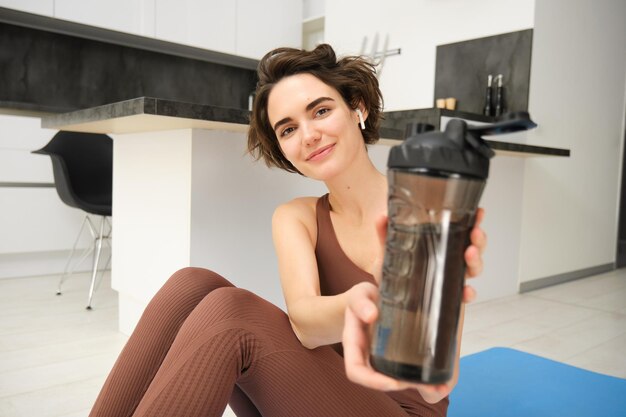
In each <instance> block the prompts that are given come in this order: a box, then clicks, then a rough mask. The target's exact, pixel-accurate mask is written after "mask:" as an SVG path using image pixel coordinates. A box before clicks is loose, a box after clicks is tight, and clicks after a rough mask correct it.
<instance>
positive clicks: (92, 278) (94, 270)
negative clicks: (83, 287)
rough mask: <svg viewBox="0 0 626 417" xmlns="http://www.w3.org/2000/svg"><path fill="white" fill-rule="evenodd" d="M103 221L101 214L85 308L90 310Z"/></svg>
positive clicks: (102, 237)
mask: <svg viewBox="0 0 626 417" xmlns="http://www.w3.org/2000/svg"><path fill="white" fill-rule="evenodd" d="M104 223H105V217H104V216H103V217H102V219H101V221H100V232H99V233H98V237H97V238H96V242H95V246H96V251H95V258H94V262H93V271H92V273H91V284H90V285H89V300H88V301H87V310H91V302H92V299H93V293H94V289H95V287H96V277H97V275H98V263H99V262H100V254H101V253H102V240H103V239H104V238H105V236H104Z"/></svg>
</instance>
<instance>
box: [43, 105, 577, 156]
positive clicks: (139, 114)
mask: <svg viewBox="0 0 626 417" xmlns="http://www.w3.org/2000/svg"><path fill="white" fill-rule="evenodd" d="M442 116H443V117H450V118H461V119H464V120H468V121H477V122H482V123H491V122H495V121H496V120H497V119H496V118H494V117H488V116H483V115H478V114H472V113H467V112H459V111H454V110H446V109H418V110H406V111H393V112H386V113H384V117H385V120H384V121H383V123H382V126H381V129H380V136H381V142H382V143H386V144H390V145H393V144H395V143H397V142H398V141H401V140H403V139H404V127H405V126H406V124H407V123H410V122H422V123H429V124H432V125H433V126H435V129H439V127H440V120H441V118H442ZM248 120H249V112H248V111H247V110H242V109H232V108H225V107H218V106H212V105H204V104H194V103H185V102H180V101H174V100H164V99H159V98H152V97H140V98H135V99H132V100H126V101H122V102H117V103H112V104H107V105H103V106H98V107H93V108H90V109H84V110H78V111H74V112H70V113H63V114H56V115H50V116H46V117H44V118H43V119H42V127H44V128H50V129H61V128H62V129H64V130H72V131H77V132H92V133H112V134H116V133H118V134H119V133H133V132H149V131H159V130H170V129H182V128H198V129H221V130H226V131H233V132H245V131H246V130H247V128H248V126H247V125H248ZM487 143H489V145H490V146H491V148H492V149H493V150H494V151H496V155H505V154H506V155H512V156H542V155H543V156H569V154H570V151H569V150H568V149H560V148H550V147H544V146H534V145H526V144H520V143H511V142H505V141H501V140H487Z"/></svg>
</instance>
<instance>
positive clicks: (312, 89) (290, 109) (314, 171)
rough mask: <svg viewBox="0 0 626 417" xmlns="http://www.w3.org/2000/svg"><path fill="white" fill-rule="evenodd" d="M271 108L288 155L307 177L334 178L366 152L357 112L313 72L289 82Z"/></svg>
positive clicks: (271, 99) (272, 120) (276, 88)
mask: <svg viewBox="0 0 626 417" xmlns="http://www.w3.org/2000/svg"><path fill="white" fill-rule="evenodd" d="M267 107H268V116H269V121H270V124H271V126H272V128H273V129H274V132H275V133H276V137H277V138H278V143H279V145H280V147H281V149H282V151H283V154H284V155H285V157H286V158H287V159H288V160H289V162H291V163H292V164H293V165H294V166H295V167H296V168H297V169H298V170H299V171H300V172H301V173H302V174H304V175H306V176H307V177H310V178H315V179H319V180H323V181H324V180H327V179H330V178H332V177H333V176H334V175H336V174H338V173H341V172H342V171H343V170H344V169H345V167H346V166H347V165H348V164H349V163H350V161H351V160H352V159H353V158H354V157H355V156H356V155H358V153H359V152H364V151H365V145H364V142H363V135H362V134H361V131H360V129H359V126H358V122H359V119H358V116H357V114H356V112H355V111H354V110H353V109H350V108H349V107H348V105H347V104H346V103H345V101H344V100H343V98H342V97H341V95H340V94H339V92H337V91H336V90H335V89H334V88H332V87H330V86H329V85H326V84H324V83H323V82H322V81H320V80H319V79H318V78H316V77H315V76H313V75H311V74H297V75H292V76H289V77H286V78H283V79H282V80H281V81H279V82H278V83H277V84H276V85H275V86H274V88H273V89H272V91H271V92H270V95H269V98H268V105H267ZM364 117H366V115H364Z"/></svg>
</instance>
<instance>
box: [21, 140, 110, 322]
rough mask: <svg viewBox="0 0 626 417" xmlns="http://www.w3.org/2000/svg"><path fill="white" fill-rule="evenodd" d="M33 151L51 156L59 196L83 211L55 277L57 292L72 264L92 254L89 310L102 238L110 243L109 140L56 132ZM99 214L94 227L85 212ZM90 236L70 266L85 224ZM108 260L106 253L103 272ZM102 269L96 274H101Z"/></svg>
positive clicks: (59, 291) (70, 270)
mask: <svg viewBox="0 0 626 417" xmlns="http://www.w3.org/2000/svg"><path fill="white" fill-rule="evenodd" d="M32 153H35V154H42V155H49V156H50V158H51V160H52V171H53V174H54V183H55V187H56V190H57V193H58V194H59V197H60V198H61V200H62V201H63V202H64V203H65V204H67V205H68V206H70V207H75V208H78V209H81V210H83V211H85V212H86V213H87V214H86V216H85V219H84V220H83V223H82V225H81V228H80V231H79V232H78V236H77V237H76V241H75V242H74V247H73V248H72V251H71V252H70V256H69V258H68V260H67V263H66V265H65V269H64V271H63V275H62V276H61V279H60V281H59V287H58V290H57V295H60V294H61V286H62V285H63V281H64V280H65V278H66V277H67V276H69V275H70V274H72V272H73V271H74V268H75V267H76V266H77V265H79V264H80V263H82V262H83V261H84V260H85V258H86V257H87V256H89V254H93V269H92V272H91V285H90V286H89V300H88V303H87V309H88V310H91V302H92V299H93V294H94V292H95V290H96V287H97V286H96V277H97V275H98V265H99V263H100V255H101V253H102V243H103V242H104V241H106V242H107V244H108V245H109V246H110V245H111V243H110V238H111V222H110V220H109V218H110V217H111V201H112V195H113V192H112V190H113V140H112V139H111V138H110V137H109V136H107V135H101V134H95V133H78V132H65V131H60V132H58V133H57V134H56V135H55V136H54V137H53V138H52V140H50V142H49V143H48V144H47V145H46V146H44V147H43V148H41V149H39V150H37V151H33V152H32ZM90 214H91V215H96V216H100V225H99V227H98V229H96V228H95V227H94V224H93V223H92V220H91V219H90V216H89V215H90ZM85 225H87V226H88V227H89V231H90V233H91V236H92V238H93V243H92V245H91V246H90V247H88V248H86V249H85V250H84V251H83V254H82V255H81V257H80V259H79V261H78V262H75V263H74V266H73V267H72V268H70V264H71V263H72V259H73V257H74V253H75V251H76V246H77V244H78V242H79V240H80V237H81V234H82V232H83V230H84V228H85ZM110 261H111V257H110V256H109V259H108V261H107V262H106V264H105V267H104V268H103V269H102V270H103V272H104V270H105V269H106V268H107V266H108V265H109V263H110ZM103 272H102V273H101V274H100V275H101V276H102V274H103Z"/></svg>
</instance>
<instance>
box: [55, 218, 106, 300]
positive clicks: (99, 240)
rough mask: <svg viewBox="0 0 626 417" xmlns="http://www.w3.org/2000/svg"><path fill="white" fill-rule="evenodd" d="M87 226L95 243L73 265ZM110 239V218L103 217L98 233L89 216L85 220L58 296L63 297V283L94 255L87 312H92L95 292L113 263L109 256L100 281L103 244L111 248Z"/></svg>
mask: <svg viewBox="0 0 626 417" xmlns="http://www.w3.org/2000/svg"><path fill="white" fill-rule="evenodd" d="M85 225H87V226H88V228H89V232H90V234H91V236H92V238H93V243H92V244H91V245H90V246H89V247H87V248H85V249H84V250H83V252H82V254H81V256H80V258H79V260H78V261H77V262H75V263H74V264H73V265H72V259H73V258H74V253H75V252H76V246H77V245H78V242H79V240H80V237H81V235H82V233H83V230H84V228H85ZM110 239H111V223H110V222H109V220H108V217H106V216H101V218H100V227H99V228H98V230H97V231H96V228H95V227H94V225H93V223H92V221H91V218H90V217H89V215H87V216H85V219H84V220H83V223H82V225H81V227H80V230H79V232H78V236H77V237H76V240H75V241H74V246H73V247H72V250H71V252H70V255H69V257H68V259H67V262H66V264H65V269H64V270H63V275H61V279H60V280H59V286H58V289H57V295H61V294H62V292H61V287H62V286H63V282H64V281H65V279H66V278H67V277H68V276H69V275H71V274H72V273H74V269H75V268H76V267H77V266H78V265H80V264H81V263H83V262H84V260H85V259H86V258H87V256H89V255H90V254H93V262H92V271H91V282H90V284H89V298H88V300H87V310H91V308H92V307H91V304H92V301H93V295H94V293H95V291H96V290H97V288H98V286H99V284H100V282H101V281H102V277H103V275H104V271H105V270H106V268H107V267H108V266H109V264H110V262H111V256H110V255H109V258H108V260H107V262H106V263H105V265H104V268H102V270H101V272H100V279H99V280H98V279H97V278H98V266H99V265H100V257H101V254H102V244H103V242H105V241H106V242H107V244H108V245H109V247H110V246H111V243H110Z"/></svg>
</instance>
